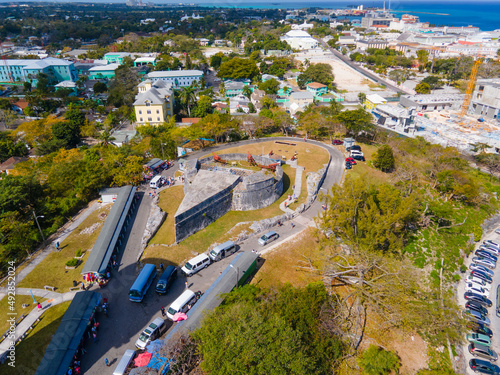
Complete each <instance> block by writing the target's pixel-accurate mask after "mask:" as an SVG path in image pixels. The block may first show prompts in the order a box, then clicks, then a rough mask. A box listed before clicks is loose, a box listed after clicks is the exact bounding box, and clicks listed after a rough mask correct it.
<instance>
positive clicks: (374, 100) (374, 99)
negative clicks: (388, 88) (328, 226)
mask: <svg viewBox="0 0 500 375" xmlns="http://www.w3.org/2000/svg"><path fill="white" fill-rule="evenodd" d="M386 103H387V99H385V98H384V97H382V96H380V95H379V94H370V95H366V99H365V102H364V103H363V105H364V106H365V108H366V109H367V110H372V109H373V108H375V107H376V106H378V105H379V104H386Z"/></svg>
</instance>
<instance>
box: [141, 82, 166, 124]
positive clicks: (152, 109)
mask: <svg viewBox="0 0 500 375" xmlns="http://www.w3.org/2000/svg"><path fill="white" fill-rule="evenodd" d="M137 88H138V90H139V92H138V94H137V96H136V100H135V102H134V110H135V118H136V123H137V124H139V125H144V124H150V125H160V124H161V123H163V122H166V121H168V118H169V117H170V116H173V115H174V91H173V89H172V84H170V83H168V82H164V81H155V82H153V81H152V80H149V79H148V80H146V81H143V82H141V83H139V85H138V86H137Z"/></svg>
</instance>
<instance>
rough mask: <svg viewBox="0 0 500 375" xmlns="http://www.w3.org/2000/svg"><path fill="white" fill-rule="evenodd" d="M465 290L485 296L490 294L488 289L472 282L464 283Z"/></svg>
mask: <svg viewBox="0 0 500 375" xmlns="http://www.w3.org/2000/svg"><path fill="white" fill-rule="evenodd" d="M465 291H467V292H473V293H476V294H479V295H481V296H485V297H489V296H490V292H489V291H488V290H486V289H484V288H481V287H480V286H478V285H477V284H473V283H465Z"/></svg>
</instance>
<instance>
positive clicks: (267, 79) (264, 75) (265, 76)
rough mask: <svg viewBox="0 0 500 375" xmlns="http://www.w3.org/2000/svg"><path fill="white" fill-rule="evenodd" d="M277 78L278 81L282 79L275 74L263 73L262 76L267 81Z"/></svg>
mask: <svg viewBox="0 0 500 375" xmlns="http://www.w3.org/2000/svg"><path fill="white" fill-rule="evenodd" d="M273 78H274V79H275V80H276V81H279V80H280V79H279V78H278V77H276V76H273V75H271V74H262V77H261V80H262V82H266V81H269V80H270V79H273Z"/></svg>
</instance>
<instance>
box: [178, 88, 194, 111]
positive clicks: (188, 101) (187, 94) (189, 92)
mask: <svg viewBox="0 0 500 375" xmlns="http://www.w3.org/2000/svg"><path fill="white" fill-rule="evenodd" d="M180 99H181V102H182V104H183V105H184V107H185V108H186V109H187V112H188V116H189V117H191V106H192V105H193V102H194V101H195V100H196V93H195V89H194V87H184V88H183V89H182V90H181V91H180Z"/></svg>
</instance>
